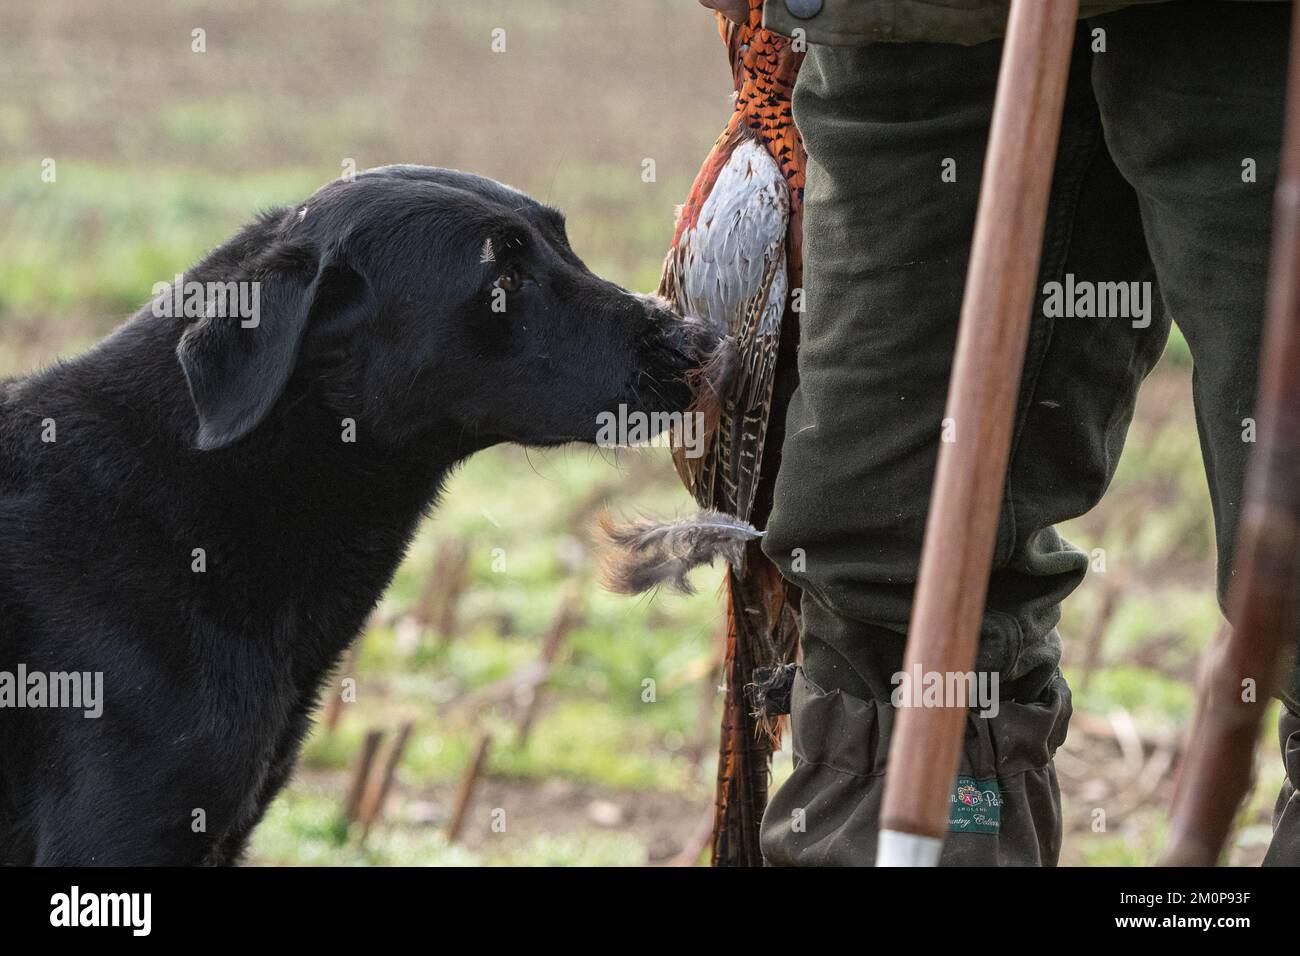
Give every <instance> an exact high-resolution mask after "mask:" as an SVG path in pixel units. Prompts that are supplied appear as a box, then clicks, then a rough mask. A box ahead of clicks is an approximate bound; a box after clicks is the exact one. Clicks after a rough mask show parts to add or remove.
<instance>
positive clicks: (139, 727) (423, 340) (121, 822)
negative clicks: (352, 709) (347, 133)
mask: <svg viewBox="0 0 1300 956" xmlns="http://www.w3.org/2000/svg"><path fill="white" fill-rule="evenodd" d="M155 292H156V294H155V297H154V299H153V301H152V302H150V303H149V304H148V305H146V306H145V307H144V308H143V309H142V310H141V311H140V312H139V313H138V314H137V315H136V316H135V317H134V318H133V319H131V320H130V321H129V322H127V323H126V324H125V325H124V326H122V327H121V328H120V329H118V330H117V331H116V332H115V333H114V334H113V335H111V336H110V337H109V338H107V339H106V340H104V341H103V342H101V343H100V344H99V345H98V346H97V347H95V348H94V349H92V350H91V351H90V352H88V353H86V354H84V355H81V356H79V357H77V358H75V359H72V360H70V361H66V362H62V363H59V364H57V365H55V366H54V367H52V368H49V369H47V370H45V371H43V372H40V373H38V374H36V375H33V376H31V377H29V378H22V379H17V380H10V381H6V382H0V863H8V864H30V863H36V864H115V865H129V864H137V865H150V864H230V863H235V862H238V860H239V858H240V854H241V852H242V850H243V848H244V845H245V842H246V841H247V838H248V836H249V833H250V832H251V830H252V829H253V827H254V826H255V825H256V824H257V822H258V821H259V819H260V818H261V816H262V814H263V812H264V811H265V809H266V807H267V805H268V803H269V802H270V801H271V799H272V798H273V797H274V796H275V794H276V792H277V791H278V790H279V789H280V788H281V787H282V786H283V785H284V783H285V780H286V778H287V777H288V775H289V773H290V770H291V768H292V766H293V763H294V759H295V757H296V755H297V752H298V749H299V745H300V742H301V740H302V738H303V735H304V733H305V732H306V730H307V726H308V721H309V714H310V712H311V710H312V709H313V706H314V705H315V703H316V700H317V697H318V694H319V693H320V690H321V687H322V683H323V681H324V679H325V677H326V676H327V673H328V672H329V670H330V668H331V666H332V665H334V664H335V663H336V662H337V661H338V660H339V658H340V656H341V654H342V652H343V651H344V649H345V648H346V647H347V645H348V644H349V643H350V642H351V641H352V640H353V638H354V637H355V636H356V635H357V633H358V632H359V630H360V628H361V627H362V624H363V622H364V621H365V620H366V617H367V615H368V614H369V612H370V610H371V609H372V608H373V607H374V605H375V603H376V601H377V600H378V598H379V596H380V594H381V593H382V592H383V590H384V588H385V586H386V585H387V584H388V582H389V579H390V578H391V577H392V575H393V572H394V570H395V569H396V568H397V566H398V563H399V562H400V560H401V558H402V555H403V552H404V550H405V549H406V547H407V544H408V542H409V541H410V539H411V536H412V533H413V532H414V531H415V529H416V526H417V523H418V522H419V521H420V519H421V517H422V515H424V514H425V513H426V512H427V511H428V509H429V508H430V507H431V506H432V504H433V502H434V500H435V498H436V497H437V495H438V492H439V487H440V485H441V484H442V482H443V480H444V478H445V477H446V475H447V473H448V472H449V470H450V469H452V468H453V467H454V466H455V465H456V463H457V462H459V461H461V460H463V459H464V458H466V457H467V456H468V455H470V454H472V453H473V452H475V451H478V450H479V449H482V448H486V447H488V446H490V445H493V444H496V443H499V442H519V443H523V444H527V445H555V444H559V443H564V442H572V441H578V442H591V441H594V440H595V439H596V436H597V434H598V425H597V422H598V418H600V416H601V415H602V413H606V414H608V413H612V412H614V411H615V410H616V409H619V407H620V406H624V412H625V413H631V412H639V413H640V414H643V415H649V414H652V413H662V412H673V411H681V410H683V409H684V408H685V407H686V405H687V404H688V403H689V401H690V397H691V396H690V389H689V387H688V385H687V383H686V381H685V379H686V378H687V374H688V372H689V371H690V370H691V369H693V368H695V367H697V366H698V365H699V364H700V361H701V359H702V358H703V357H704V354H705V353H707V352H708V351H709V350H710V349H711V348H712V346H713V345H714V344H715V343H714V342H713V341H710V336H709V334H708V333H707V332H706V331H704V330H702V329H700V328H699V327H698V326H696V325H692V324H691V323H689V322H687V321H685V320H683V319H681V318H680V317H679V316H676V315H674V314H673V313H671V312H670V311H667V310H666V309H665V308H663V307H661V306H660V304H659V303H657V302H656V301H655V300H653V299H650V298H647V297H641V296H636V295H633V294H631V293H629V292H627V291H625V290H624V289H621V288H619V287H618V286H616V285H614V284H612V283H610V282H607V281H604V280H602V279H600V278H598V277H597V276H595V275H593V274H592V273H591V272H590V271H589V270H588V269H587V268H586V267H585V266H584V265H583V263H582V262H581V261H580V260H579V259H578V257H577V256H576V255H575V254H574V253H573V250H572V249H571V248H570V247H569V243H568V241H567V239H566V237H565V229H564V221H563V219H562V218H561V217H560V215H559V214H558V213H556V212H555V211H554V210H552V209H549V208H547V207H546V206H544V205H542V204H539V203H537V202H535V201H533V200H531V199H529V198H528V197H527V196H525V195H523V194H521V193H519V192H516V191H515V190H513V189H510V188H508V187H505V186H502V185H500V184H498V183H495V182H491V181H489V180H486V179H482V178H480V177H477V176H472V175H468V174H465V173H459V172H454V171H450V170H442V169H431V168H427V167H418V166H394V167H386V168H382V169H377V170H371V171H369V172H366V173H363V174H360V175H358V176H357V177H355V179H353V180H352V181H338V182H334V183H331V184H329V185H327V186H325V187H323V188H322V189H320V190H319V191H318V192H317V193H316V194H315V195H314V196H312V197H311V198H310V199H308V200H307V201H306V202H304V203H302V204H300V205H298V206H295V207H293V208H286V209H277V210H274V211H272V212H269V213H266V214H264V215H262V216H261V217H259V218H258V220H257V221H256V222H254V223H252V224H251V225H249V226H247V227H245V228H244V229H243V230H241V231H240V232H239V233H238V234H237V235H235V236H234V237H233V238H232V239H230V240H229V241H228V242H226V243H225V244H224V245H222V246H220V247H218V248H217V249H216V250H215V251H213V252H212V253H210V254H209V255H208V256H207V257H206V258H204V259H203V260H202V261H201V262H200V263H198V264H197V265H196V266H195V267H194V268H193V269H191V270H190V271H189V272H188V273H186V274H185V275H184V276H183V277H181V281H178V282H176V283H174V284H173V285H171V286H169V287H167V288H158V289H156V290H155ZM97 687H98V688H101V690H100V691H99V693H98V694H97V693H96V688H97Z"/></svg>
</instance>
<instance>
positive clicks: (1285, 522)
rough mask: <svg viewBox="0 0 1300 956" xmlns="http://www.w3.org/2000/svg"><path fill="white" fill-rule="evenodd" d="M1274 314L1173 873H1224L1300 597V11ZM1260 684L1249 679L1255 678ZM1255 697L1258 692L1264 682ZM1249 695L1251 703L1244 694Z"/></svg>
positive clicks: (1181, 797)
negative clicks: (1224, 617) (1227, 626)
mask: <svg viewBox="0 0 1300 956" xmlns="http://www.w3.org/2000/svg"><path fill="white" fill-rule="evenodd" d="M1271 270H1272V277H1271V283H1270V285H1271V288H1270V294H1269V305H1268V318H1267V321H1266V324H1265V327H1264V336H1263V344H1262V345H1261V348H1260V362H1259V364H1260V377H1259V397H1258V401H1257V402H1256V415H1255V417H1256V424H1257V435H1256V437H1257V439H1258V442H1257V444H1256V446H1255V450H1254V452H1253V453H1252V455H1251V459H1250V465H1249V467H1248V469H1247V477H1246V495H1245V505H1244V506H1243V508H1242V517H1241V525H1240V528H1239V531H1238V536H1237V548H1236V564H1237V575H1236V578H1235V580H1234V582H1233V586H1232V592H1231V594H1230V596H1229V605H1228V607H1229V618H1230V619H1231V621H1232V623H1233V625H1234V627H1233V630H1232V633H1231V634H1230V636H1229V637H1228V638H1227V639H1226V640H1223V641H1220V642H1218V643H1217V644H1216V645H1215V646H1214V647H1213V648H1212V649H1211V651H1210V653H1209V655H1208V661H1207V665H1208V666H1207V667H1206V668H1205V670H1204V672H1203V675H1202V680H1201V699H1200V704H1199V706H1198V708H1197V713H1196V718H1195V720H1194V721H1193V723H1192V728H1193V729H1192V734H1191V738H1190V740H1191V743H1190V748H1189V751H1188V756H1187V760H1186V762H1185V763H1184V764H1183V767H1182V770H1181V771H1180V773H1179V779H1178V786H1177V788H1176V790H1175V795H1174V806H1173V815H1172V825H1171V828H1170V847H1169V851H1168V853H1167V854H1166V856H1165V859H1164V861H1163V862H1164V863H1165V865H1167V866H1213V865H1214V864H1215V863H1216V862H1218V860H1219V857H1220V855H1221V854H1222V852H1223V847H1224V844H1225V843H1226V842H1227V839H1228V834H1229V832H1230V831H1231V829H1232V821H1233V818H1234V817H1235V816H1236V814H1237V810H1238V808H1239V807H1240V806H1241V801H1242V798H1243V797H1244V796H1245V795H1246V792H1247V791H1248V790H1249V789H1250V786H1251V783H1252V780H1253V776H1254V755H1255V748H1256V745H1257V743H1258V741H1259V725H1260V722H1261V721H1262V719H1263V717H1264V714H1265V712H1266V711H1267V710H1268V701H1269V696H1270V694H1271V693H1272V691H1273V690H1274V683H1275V681H1276V678H1277V670H1278V665H1279V660H1280V659H1281V658H1282V657H1284V655H1282V654H1281V651H1282V648H1283V647H1284V645H1285V642H1286V640H1287V639H1288V638H1289V637H1290V636H1292V635H1294V634H1296V633H1297V631H1296V625H1297V619H1296V618H1297V593H1298V592H1300V6H1293V8H1292V16H1291V65H1290V72H1289V79H1288V84H1287V105H1286V120H1285V129H1284V132H1283V135H1282V169H1281V175H1280V177H1279V180H1278V185H1277V196H1276V202H1275V206H1274V225H1273V258H1272V266H1271ZM1247 682H1249V683H1247ZM1252 686H1253V690H1254V693H1253V695H1246V693H1245V691H1246V689H1247V688H1248V687H1252ZM1243 698H1245V699H1243Z"/></svg>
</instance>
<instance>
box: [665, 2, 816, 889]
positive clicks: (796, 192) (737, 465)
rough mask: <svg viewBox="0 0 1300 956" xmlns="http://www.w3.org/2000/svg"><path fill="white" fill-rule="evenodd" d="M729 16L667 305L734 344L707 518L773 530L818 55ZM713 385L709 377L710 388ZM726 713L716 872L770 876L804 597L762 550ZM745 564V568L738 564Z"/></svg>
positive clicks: (708, 433) (718, 412)
mask: <svg viewBox="0 0 1300 956" xmlns="http://www.w3.org/2000/svg"><path fill="white" fill-rule="evenodd" d="M701 2H702V3H704V5H705V6H711V7H714V8H715V9H718V10H719V11H721V12H720V13H719V15H718V25H719V29H720V32H721V34H722V38H723V41H724V42H725V43H726V45H727V52H728V54H729V56H730V58H731V66H732V76H733V81H734V85H735V90H736V100H735V110H734V112H733V113H732V115H731V120H730V122H729V123H728V124H727V128H726V130H725V131H724V132H723V133H722V135H721V136H720V137H718V141H717V143H716V144H715V145H714V147H713V150H712V151H711V152H710V153H709V156H708V158H707V159H706V160H705V161H704V166H703V168H702V169H701V170H700V173H699V175H698V176H697V177H696V180H695V184H694V186H693V187H692V188H691V192H690V195H689V196H688V197H687V199H686V202H685V204H684V205H683V206H682V208H681V210H680V212H679V214H678V219H677V227H676V230H675V233H674V236H673V244H672V248H671V249H670V250H669V253H668V257H667V260H666V262H665V263H664V271H663V277H662V279H661V280H660V285H659V294H660V295H661V296H663V297H664V298H666V299H668V300H669V301H670V302H671V303H672V305H673V306H674V307H675V308H676V309H677V310H678V311H679V312H681V313H682V314H684V315H691V316H695V317H698V318H699V319H700V320H702V321H705V322H708V323H710V324H712V325H713V326H714V327H715V328H716V329H717V330H718V331H719V332H722V333H724V334H726V335H727V336H729V337H730V339H731V342H730V349H729V351H728V355H729V359H728V361H730V362H731V363H734V366H735V367H734V368H733V369H731V370H730V372H729V373H728V374H727V375H726V376H723V377H720V378H721V380H722V381H724V382H725V385H724V386H723V391H722V393H721V394H719V395H714V396H708V395H706V396H703V398H702V401H701V403H700V408H701V409H702V410H705V411H704V414H705V416H706V423H705V430H704V435H705V443H704V449H705V450H704V454H703V455H702V456H699V457H687V454H686V448H685V447H683V445H684V444H685V443H678V442H674V451H673V460H674V464H675V465H676V467H677V472H678V474H679V475H680V476H681V478H682V481H683V482H684V483H685V484H686V487H687V488H688V489H689V490H690V491H691V494H692V495H694V497H695V500H696V501H697V502H699V504H700V505H701V506H702V507H704V508H705V509H708V510H709V511H713V512H721V513H722V514H724V515H729V516H733V517H735V518H739V519H741V520H743V521H747V522H749V523H751V524H753V525H754V526H755V527H756V528H759V529H761V528H762V527H763V526H764V525H765V523H766V521H767V516H768V513H769V512H770V510H771V504H772V484H773V479H774V477H775V475H776V470H777V464H778V460H779V458H780V449H781V439H782V437H783V430H784V420H785V408H786V403H787V401H788V399H789V396H790V392H791V391H792V390H793V388H794V385H795V375H796V372H795V367H794V365H795V363H794V355H795V349H796V347H797V344H798V324H797V316H796V315H795V311H794V308H793V299H792V290H796V289H798V288H799V285H800V281H801V278H802V276H801V265H802V259H801V256H800V236H801V228H802V220H803V216H802V214H803V188H804V163H805V156H804V150H803V143H802V141H801V140H800V138H799V132H798V130H797V129H796V128H795V125H794V121H793V119H792V117H791V111H790V94H791V90H792V88H793V86H794V80H795V75H796V73H797V72H798V70H799V64H800V62H801V61H802V60H803V54H802V53H801V52H796V51H795V50H794V49H792V43H791V41H790V40H789V39H788V38H786V37H783V36H780V35H778V34H775V33H772V32H770V31H768V30H765V29H763V27H762V6H763V4H762V0H701ZM707 379H708V376H706V380H707ZM729 557H731V560H730V561H729V563H728V569H727V580H726V584H725V588H726V594H727V637H726V641H727V646H726V657H725V661H726V663H725V674H724V676H725V683H726V699H725V703H724V714H723V722H722V741H721V746H720V752H719V767H718V790H717V815H716V818H715V821H714V831H713V864H714V865H715V866H761V865H762V856H761V854H760V852H759V847H758V825H759V821H760V820H761V818H762V815H763V809H764V807H765V806H766V804H767V791H768V782H769V776H770V765H771V756H772V750H773V747H774V746H775V745H776V743H777V741H778V739H779V737H778V722H777V718H776V715H778V714H781V713H784V712H786V707H785V702H786V700H787V699H788V692H789V681H790V678H791V676H792V675H791V672H792V664H793V661H794V656H795V654H796V647H797V643H798V618H797V615H798V607H799V593H798V590H797V589H796V588H794V587H792V586H790V585H789V584H787V583H786V582H785V581H784V579H783V578H782V577H781V575H780V574H779V572H778V571H777V569H776V567H775V566H774V565H773V564H772V563H771V562H770V561H768V560H767V558H766V557H765V556H764V555H763V552H762V550H761V548H760V546H759V542H758V541H757V540H752V539H751V540H749V541H747V542H744V543H738V544H737V545H736V549H735V551H734V552H733V553H732V554H730V555H729ZM736 557H738V558H739V560H736V559H735V558H736Z"/></svg>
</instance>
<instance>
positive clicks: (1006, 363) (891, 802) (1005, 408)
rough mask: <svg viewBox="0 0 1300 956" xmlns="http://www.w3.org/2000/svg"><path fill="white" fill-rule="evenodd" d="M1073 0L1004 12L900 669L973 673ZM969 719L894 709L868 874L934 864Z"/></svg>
mask: <svg viewBox="0 0 1300 956" xmlns="http://www.w3.org/2000/svg"><path fill="white" fill-rule="evenodd" d="M1077 14H1078V0H1012V4H1011V11H1010V14H1009V19H1008V23H1007V38H1006V44H1005V47H1004V49H1003V53H1002V65H1001V68H1000V70H999V74H998V87H997V94H996V97H995V99H994V106H993V121H992V129H991V131H990V136H989V145H988V152H987V153H986V156H985V161H984V179H983V182H982V184H981V187H980V202H979V209H978V212H977V214H976V218H975V236H974V240H973V243H972V248H971V259H970V265H969V270H968V272H967V276H966V290H965V294H964V298H963V302H962V311H961V323H960V327H959V330H958V336H957V349H956V353H955V355H954V358H953V371H952V379H951V382H950V384H949V389H948V403H947V408H946V411H945V415H946V417H947V419H948V420H949V422H950V423H951V428H952V429H953V432H952V434H953V440H952V441H950V442H944V443H943V444H941V446H940V449H939V463H938V469H937V471H936V473H935V481H934V493H933V498H932V501H931V504H930V514H929V518H928V521H927V523H926V530H925V540H924V544H923V549H922V554H921V567H920V573H919V576H918V579H917V589H916V600H915V604H914V605H913V609H912V620H911V626H910V629H909V632H908V641H907V654H906V658H905V665H904V666H905V668H906V669H907V670H909V671H910V670H911V669H912V667H913V665H917V664H919V665H920V667H921V668H922V670H924V671H937V672H940V673H943V674H947V673H951V672H965V671H969V670H971V669H972V668H973V667H974V664H975V652H976V647H977V644H978V641H979V632H980V619H981V617H982V615H983V612H984V601H985V593H986V591H987V588H988V579H989V570H990V567H991V565H992V559H993V545H994V541H995V536H996V533H997V523H998V515H999V512H1000V510H1001V501H1002V493H1003V485H1004V483H1005V481H1006V469H1007V459H1008V455H1009V450H1010V445H1011V429H1012V422H1013V418H1014V415H1015V409H1016V399H1017V396H1018V394H1019V391H1020V373H1021V370H1022V367H1023V365H1024V356H1025V347H1026V343H1027V341H1028V333H1029V320H1030V315H1031V312H1032V310H1033V307H1034V299H1035V291H1036V286H1037V278H1038V261H1039V255H1040V252H1041V247H1042V241H1043V226H1044V222H1045V221H1046V217H1047V200H1048V194H1049V191H1050V188H1051V182H1052V169H1053V166H1054V164H1055V159H1056V144H1057V139H1058V137H1059V133H1060V126H1061V112H1062V109H1063V106H1064V102H1065V86H1066V80H1067V77H1068V74H1069V68H1070V52H1071V47H1072V45H1073V40H1074V32H1075V21H1076V18H1077ZM966 713H967V711H966V707H965V706H964V705H962V706H952V707H941V708H928V709H927V708H921V707H903V708H900V709H899V711H898V714H897V720H896V721H895V725H894V735H893V740H892V742H891V744H890V749H889V772H888V773H887V774H886V779H885V793H884V805H883V807H882V810H881V834H880V846H879V848H878V849H877V856H876V863H877V865H878V866H903V865H920V866H933V865H935V864H936V863H937V862H938V858H939V851H940V849H941V848H942V846H943V838H944V834H945V832H946V831H947V828H948V814H949V793H950V792H951V788H952V783H953V777H954V775H955V774H956V771H957V764H958V758H959V756H960V752H961V745H962V739H963V736H964V731H965V725H966Z"/></svg>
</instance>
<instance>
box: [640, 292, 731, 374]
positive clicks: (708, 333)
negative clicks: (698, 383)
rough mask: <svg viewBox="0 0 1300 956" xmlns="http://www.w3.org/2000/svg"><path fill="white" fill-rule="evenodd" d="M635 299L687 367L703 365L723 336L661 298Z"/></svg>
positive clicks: (642, 297)
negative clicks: (639, 301)
mask: <svg viewBox="0 0 1300 956" xmlns="http://www.w3.org/2000/svg"><path fill="white" fill-rule="evenodd" d="M637 298H638V299H640V300H641V304H642V305H643V306H644V307H645V310H646V314H647V315H648V316H649V318H650V321H651V322H652V323H653V324H654V325H655V327H657V328H658V329H659V330H660V331H661V332H662V334H663V336H664V338H665V339H666V340H667V342H668V345H669V346H670V347H671V348H672V349H673V351H675V352H677V353H678V354H680V355H681V356H682V357H683V358H684V359H686V362H687V364H688V365H692V366H694V365H701V364H703V363H704V362H705V361H707V360H708V358H709V356H711V355H712V354H713V353H714V352H715V351H716V350H717V348H718V345H719V344H720V343H721V341H722V336H721V334H719V332H718V331H717V330H716V329H714V328H712V326H711V325H710V324H709V323H707V322H704V321H703V320H701V319H699V318H696V317H695V316H690V315H682V314H681V313H679V312H678V311H677V310H676V309H674V308H673V305H672V303H671V302H669V301H668V300H667V299H665V298H664V297H663V296H659V295H641V296H637Z"/></svg>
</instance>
